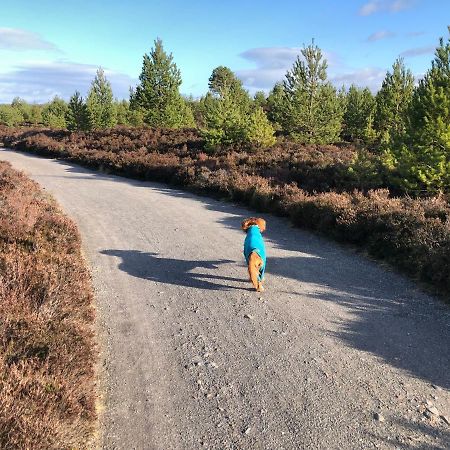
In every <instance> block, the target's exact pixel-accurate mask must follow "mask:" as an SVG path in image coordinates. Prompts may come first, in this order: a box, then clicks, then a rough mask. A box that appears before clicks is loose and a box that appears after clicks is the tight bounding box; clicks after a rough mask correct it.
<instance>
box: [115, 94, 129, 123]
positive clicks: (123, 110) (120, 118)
mask: <svg viewBox="0 0 450 450" xmlns="http://www.w3.org/2000/svg"><path fill="white" fill-rule="evenodd" d="M114 109H115V110H116V120H117V124H118V125H129V124H130V121H129V115H130V103H129V102H128V101H127V100H122V101H120V102H119V101H118V100H116V101H115V102H114Z"/></svg>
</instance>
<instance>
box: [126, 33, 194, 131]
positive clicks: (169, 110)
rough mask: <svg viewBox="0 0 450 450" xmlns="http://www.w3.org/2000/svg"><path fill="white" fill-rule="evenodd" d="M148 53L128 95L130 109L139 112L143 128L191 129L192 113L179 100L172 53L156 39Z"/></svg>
mask: <svg viewBox="0 0 450 450" xmlns="http://www.w3.org/2000/svg"><path fill="white" fill-rule="evenodd" d="M154 44H155V47H154V48H152V49H151V51H150V54H149V55H147V54H145V55H144V58H143V64H142V71H141V74H140V75H139V81H140V84H139V85H138V86H137V87H136V89H135V90H134V91H132V92H131V95H130V108H131V109H132V110H135V111H140V112H141V114H142V116H143V120H144V122H145V123H146V124H147V125H150V126H154V127H169V128H179V127H183V126H194V117H193V114H192V110H191V109H190V107H189V106H188V104H187V103H186V101H185V100H184V99H183V98H182V97H181V95H180V93H179V87H180V85H181V74H180V70H179V69H178V67H177V65H176V64H175V63H174V62H173V56H172V54H167V53H166V52H165V51H164V48H163V43H162V40H161V39H159V38H158V39H156V41H155V42H154Z"/></svg>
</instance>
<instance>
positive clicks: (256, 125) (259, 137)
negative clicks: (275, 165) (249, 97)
mask: <svg viewBox="0 0 450 450" xmlns="http://www.w3.org/2000/svg"><path fill="white" fill-rule="evenodd" d="M274 133H275V130H274V128H273V127H272V125H271V124H270V122H269V120H268V119H267V116H266V114H265V112H264V110H263V109H262V108H261V107H260V106H257V107H256V109H255V110H254V111H253V113H252V114H250V116H249V118H248V119H247V121H246V124H245V126H244V139H245V141H247V142H248V143H250V144H251V145H253V146H255V147H269V146H271V145H273V144H275V136H274Z"/></svg>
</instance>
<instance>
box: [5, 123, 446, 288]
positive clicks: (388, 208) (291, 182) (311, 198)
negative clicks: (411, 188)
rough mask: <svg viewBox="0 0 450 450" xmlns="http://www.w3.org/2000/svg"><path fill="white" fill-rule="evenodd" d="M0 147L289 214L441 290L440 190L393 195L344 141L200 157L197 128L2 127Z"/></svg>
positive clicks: (372, 165) (368, 158)
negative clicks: (82, 129) (420, 194)
mask: <svg viewBox="0 0 450 450" xmlns="http://www.w3.org/2000/svg"><path fill="white" fill-rule="evenodd" d="M0 140H1V141H3V143H4V145H6V146H11V147H15V148H18V149H24V150H27V151H33V152H36V153H39V154H42V155H51V156H58V157H62V158H66V159H69V160H72V161H75V162H77V163H80V164H84V165H87V166H90V167H97V168H101V169H103V170H107V171H111V172H114V173H118V174H123V175H126V176H130V177H136V178H141V179H148V180H155V181H164V182H168V183H172V184H178V185H182V186H185V187H187V188H188V189H191V190H194V191H196V192H200V193H208V194H210V195H216V196H220V197H222V198H223V197H225V198H228V199H233V200H236V201H240V202H243V203H245V204H247V205H250V206H251V207H253V208H255V209H258V210H260V211H270V212H274V213H276V214H280V215H284V216H288V217H290V218H291V220H292V221H293V222H294V223H295V224H297V225H300V226H304V227H308V228H310V229H313V230H317V231H319V232H322V233H324V234H326V235H327V236H331V237H333V238H335V239H337V240H340V241H342V242H349V243H352V244H355V245H358V246H360V247H363V248H365V249H367V251H368V252H369V253H370V254H371V255H373V256H375V257H377V258H383V259H386V260H387V261H390V262H391V263H392V264H393V265H394V266H395V267H398V268H400V269H402V270H403V271H406V272H408V273H409V274H411V275H412V276H414V277H416V278H420V279H422V280H424V281H427V282H429V283H432V284H433V285H434V286H435V287H437V288H438V289H440V291H441V292H442V293H446V294H448V293H449V292H450V230H449V226H450V225H449V223H450V218H449V217H450V207H449V202H448V198H444V197H436V198H430V199H416V200H414V199H409V198H405V197H400V198H392V196H391V195H390V192H389V191H388V190H387V189H380V188H381V187H386V186H387V184H386V182H385V181H383V174H382V173H381V174H379V173H378V169H379V167H377V163H376V158H375V156H374V155H371V154H369V153H367V152H362V151H358V150H357V149H356V148H354V147H351V146H331V145H328V146H317V145H307V146H305V145H299V144H295V143H292V142H288V141H283V140H282V141H280V142H279V143H278V144H277V145H275V146H273V147H271V148H268V149H261V150H259V151H257V152H252V151H250V152H246V151H243V150H242V149H241V148H239V147H229V148H226V149H221V150H218V151H217V152H215V153H214V154H213V155H209V154H207V153H206V152H204V151H203V149H204V142H203V141H202V139H201V137H200V135H199V133H198V131H196V130H193V129H188V130H167V129H133V128H116V129H114V130H108V131H102V132H92V133H72V134H70V133H67V132H63V131H52V130H42V129H37V130H29V129H27V130H20V129H16V130H14V129H13V130H11V129H9V128H6V127H3V128H2V127H0Z"/></svg>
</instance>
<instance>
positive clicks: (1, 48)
mask: <svg viewBox="0 0 450 450" xmlns="http://www.w3.org/2000/svg"><path fill="white" fill-rule="evenodd" d="M0 11H1V15H0V103H5V102H10V101H11V100H12V98H14V97H15V96H20V97H22V98H24V99H25V100H27V101H30V102H32V101H35V102H44V101H47V100H49V99H51V98H52V97H53V96H54V95H59V96H61V97H63V98H65V99H68V98H69V97H70V95H71V94H73V93H74V91H75V90H79V91H80V92H81V94H82V95H86V93H87V91H88V89H89V86H90V83H91V81H92V80H93V78H94V76H95V71H96V69H97V68H98V67H100V66H101V67H103V68H104V69H105V72H106V76H107V78H108V79H109V80H110V82H111V84H112V87H113V91H114V95H115V96H116V97H117V98H128V92H129V87H130V86H134V85H136V83H137V81H138V76H139V73H140V71H141V67H142V56H143V55H144V53H148V52H149V51H150V49H151V47H152V46H153V42H154V40H155V39H156V38H157V37H160V38H161V39H162V40H163V44H164V47H165V49H166V50H167V51H168V52H171V53H172V54H173V57H174V61H175V62H176V64H177V65H178V67H179V69H180V70H181V74H182V78H183V84H182V86H181V92H182V93H183V94H185V95H189V94H192V95H194V96H200V95H202V94H204V93H206V91H207V89H208V78H209V76H210V75H211V72H212V70H213V69H214V68H215V67H217V66H219V65H224V66H228V67H230V68H231V69H232V70H233V71H234V72H235V73H236V74H237V75H238V76H239V78H240V79H241V80H242V81H243V83H244V86H245V87H246V88H247V89H248V90H249V91H250V93H254V92H255V91H256V90H265V91H266V92H268V91H269V90H270V89H271V87H273V85H274V83H275V82H276V81H279V80H281V79H283V77H284V75H285V73H286V70H288V69H290V68H291V67H292V64H293V62H294V60H295V58H296V55H297V54H299V52H300V49H301V48H302V47H303V45H304V44H306V45H308V44H309V43H310V42H311V39H312V38H314V40H315V43H316V44H317V45H318V46H319V47H320V48H321V49H322V50H323V52H324V54H325V56H326V58H327V60H328V65H329V67H328V77H329V79H330V80H331V81H332V82H333V83H334V84H335V85H336V86H338V87H339V86H341V85H342V84H345V85H346V86H347V87H348V86H349V85H350V84H351V83H355V84H357V85H360V86H369V87H370V88H371V89H372V90H373V91H376V90H377V89H378V88H379V86H380V84H381V81H382V80H383V78H384V76H385V74H386V71H387V70H389V69H390V68H391V67H392V64H393V62H394V61H395V59H396V58H397V57H399V56H403V57H404V59H405V63H406V65H407V67H408V68H410V69H411V70H412V72H413V73H414V75H415V76H416V77H418V78H420V76H422V75H423V74H424V73H425V72H426V70H427V69H428V68H429V67H430V65H431V60H432V59H433V52H434V49H435V47H436V46H437V45H438V42H439V37H444V38H445V39H447V37H448V31H447V25H449V24H450V0H315V1H302V0H297V1H295V0H279V1H278V2H273V1H268V0H259V1H256V0H240V1H237V0H229V1H226V2H217V4H215V3H214V2H211V1H206V0H204V1H203V0H197V1H196V0H191V1H189V2H187V1H181V0H166V1H144V0H128V1H124V0H122V1H116V0H109V1H104V0H97V1H93V0H90V1H85V0H78V1H75V0H64V1H55V0H40V1H39V2H36V1H34V0H2V2H1V5H0Z"/></svg>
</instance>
